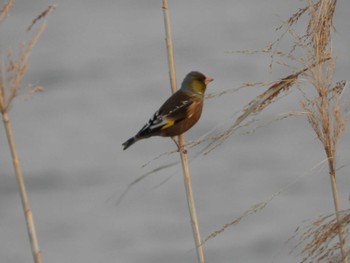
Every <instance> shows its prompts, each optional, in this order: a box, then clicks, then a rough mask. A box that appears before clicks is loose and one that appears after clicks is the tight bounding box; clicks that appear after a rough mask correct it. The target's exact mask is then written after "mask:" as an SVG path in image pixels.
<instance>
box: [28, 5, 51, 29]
mask: <svg viewBox="0 0 350 263" xmlns="http://www.w3.org/2000/svg"><path fill="white" fill-rule="evenodd" d="M55 8H56V5H49V6H48V7H47V9H46V10H44V11H43V12H42V13H41V14H40V15H38V16H37V17H36V18H35V19H34V20H33V21H32V23H31V24H30V26H29V27H28V28H27V31H30V30H31V29H32V27H33V26H34V24H35V23H36V22H38V21H39V20H40V19H43V18H45V17H47V16H48V15H49V14H50V13H51V12H52V11H54V10H55Z"/></svg>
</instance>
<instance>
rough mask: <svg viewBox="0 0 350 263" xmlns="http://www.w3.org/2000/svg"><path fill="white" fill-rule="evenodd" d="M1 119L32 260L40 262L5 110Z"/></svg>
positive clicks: (24, 188) (20, 171) (33, 227)
mask: <svg viewBox="0 0 350 263" xmlns="http://www.w3.org/2000/svg"><path fill="white" fill-rule="evenodd" d="M2 121H3V123H4V127H5V131H6V136H7V141H8V144H9V147H10V151H11V156H12V163H13V168H14V170H15V174H16V179H17V184H18V187H19V192H20V195H21V201H22V206H23V211H24V216H25V220H26V224H27V231H28V235H29V241H30V245H31V249H32V254H33V258H34V262H35V263H41V262H42V261H41V252H40V249H39V243H38V238H37V235H36V230H35V225H34V219H33V214H32V211H31V209H30V207H29V201H28V197H27V191H26V187H25V184H24V179H23V175H22V170H21V166H20V162H19V159H18V155H17V151H16V146H15V141H14V137H13V132H12V129H11V125H10V120H9V117H8V114H7V111H4V112H2Z"/></svg>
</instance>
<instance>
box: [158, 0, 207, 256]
mask: <svg viewBox="0 0 350 263" xmlns="http://www.w3.org/2000/svg"><path fill="white" fill-rule="evenodd" d="M163 12H164V24H165V33H166V46H167V54H168V64H169V75H170V84H171V90H172V92H173V93H174V92H175V91H176V89H177V88H176V74H175V63H174V52H173V42H172V38H171V27H170V17H169V8H168V1H167V0H163ZM178 139H179V144H180V147H181V149H184V146H185V137H184V135H183V134H181V135H179V137H178ZM180 156H181V163H182V169H183V174H184V183H185V188H186V196H187V204H188V209H189V212H190V217H191V226H192V232H193V237H194V241H195V244H196V252H197V259H198V262H199V263H204V262H205V259H204V253H203V246H202V238H201V234H200V231H199V225H198V219H197V212H196V206H195V202H194V197H193V191H192V184H191V177H190V171H189V168H188V160H187V154H186V153H185V151H180Z"/></svg>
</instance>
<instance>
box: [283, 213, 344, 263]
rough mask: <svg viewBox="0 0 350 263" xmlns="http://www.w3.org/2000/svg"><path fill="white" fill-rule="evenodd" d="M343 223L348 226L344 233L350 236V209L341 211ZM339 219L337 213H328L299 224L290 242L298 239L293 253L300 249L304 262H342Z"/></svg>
mask: <svg viewBox="0 0 350 263" xmlns="http://www.w3.org/2000/svg"><path fill="white" fill-rule="evenodd" d="M340 214H341V215H342V224H343V225H344V226H345V227H346V228H345V230H344V233H345V235H346V237H348V236H349V231H350V229H349V224H350V210H344V211H341V212H340ZM337 237H338V221H337V217H336V215H335V214H334V213H333V214H328V215H323V216H319V217H318V218H317V219H315V220H313V221H312V222H309V223H304V224H303V225H301V226H298V227H297V229H296V230H295V233H294V235H293V236H292V237H291V238H289V240H288V242H291V241H294V240H297V243H296V245H295V246H294V247H293V249H292V250H291V253H293V252H294V251H296V250H297V249H300V250H301V251H300V255H302V261H301V262H302V263H304V262H321V261H325V260H326V261H327V262H334V263H335V262H342V261H343V260H342V255H341V254H340V253H339V249H340V243H339V242H337V240H336V239H337ZM305 243H306V244H305Z"/></svg>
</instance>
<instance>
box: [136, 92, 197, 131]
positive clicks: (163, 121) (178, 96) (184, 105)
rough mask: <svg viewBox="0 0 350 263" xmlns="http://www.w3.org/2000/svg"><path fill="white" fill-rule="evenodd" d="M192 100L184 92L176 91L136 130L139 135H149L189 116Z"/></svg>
mask: <svg viewBox="0 0 350 263" xmlns="http://www.w3.org/2000/svg"><path fill="white" fill-rule="evenodd" d="M193 102H194V101H193V100H191V99H190V97H189V96H188V95H186V94H184V93H181V92H176V93H175V94H174V95H173V96H171V97H170V98H169V99H168V100H167V101H166V102H165V103H164V104H163V105H162V106H161V107H160V108H159V110H158V111H156V112H155V113H154V114H153V116H152V118H150V120H149V121H148V123H147V124H146V125H145V126H143V128H142V129H141V130H140V131H139V132H138V136H140V137H149V136H152V135H155V134H157V133H158V132H159V131H161V130H164V129H166V128H170V127H172V126H173V125H175V124H176V123H178V122H180V121H182V120H184V119H186V118H188V117H189V109H190V106H191V105H192V104H193Z"/></svg>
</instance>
